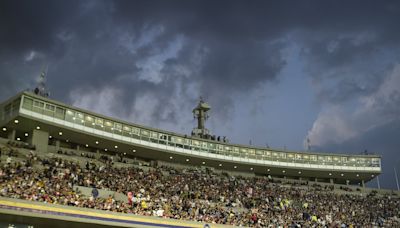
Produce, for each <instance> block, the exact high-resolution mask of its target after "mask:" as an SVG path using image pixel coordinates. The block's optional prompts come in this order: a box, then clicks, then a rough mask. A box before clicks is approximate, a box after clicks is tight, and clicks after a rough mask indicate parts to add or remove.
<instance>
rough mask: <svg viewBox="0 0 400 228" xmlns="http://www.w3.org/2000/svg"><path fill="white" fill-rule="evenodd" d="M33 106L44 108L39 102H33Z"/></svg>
mask: <svg viewBox="0 0 400 228" xmlns="http://www.w3.org/2000/svg"><path fill="white" fill-rule="evenodd" d="M33 106H36V107H39V108H43V107H44V103H43V102H41V101H36V100H35V101H33Z"/></svg>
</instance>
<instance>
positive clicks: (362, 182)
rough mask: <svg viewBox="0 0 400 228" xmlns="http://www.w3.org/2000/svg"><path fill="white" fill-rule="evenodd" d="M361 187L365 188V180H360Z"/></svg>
mask: <svg viewBox="0 0 400 228" xmlns="http://www.w3.org/2000/svg"><path fill="white" fill-rule="evenodd" d="M361 187H363V188H365V181H364V180H361Z"/></svg>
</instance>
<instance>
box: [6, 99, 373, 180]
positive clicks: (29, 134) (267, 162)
mask: <svg viewBox="0 0 400 228" xmlns="http://www.w3.org/2000/svg"><path fill="white" fill-rule="evenodd" d="M208 109H209V107H208V106H207V105H206V104H205V103H200V104H199V106H198V107H197V108H196V109H195V110H194V114H195V115H197V116H199V115H202V114H204V113H202V111H208ZM0 110H1V113H0V114H1V119H0V126H1V129H0V136H1V137H3V138H8V139H9V140H11V141H13V140H16V141H21V142H25V143H27V144H28V145H31V146H33V147H35V148H36V150H39V151H45V152H57V151H58V150H60V148H73V149H75V150H77V151H82V152H93V153H95V154H100V152H102V153H108V154H114V155H115V154H117V155H119V156H127V157H137V158H140V159H145V160H147V161H149V162H154V163H163V162H168V163H176V164H185V165H191V166H207V167H213V168H215V169H222V170H226V171H230V172H240V173H247V174H249V175H255V176H256V175H262V176H271V177H280V178H288V179H298V180H310V181H319V182H328V183H338V184H357V185H364V184H365V183H366V182H368V181H370V180H371V179H373V178H374V177H376V176H377V175H379V174H380V173H381V158H380V156H378V155H354V154H351V155H350V154H330V153H314V152H298V151H286V150H276V149H270V148H259V147H253V146H247V145H237V144H232V143H229V142H227V140H225V138H224V139H223V140H222V139H219V137H218V140H217V139H216V138H210V137H198V136H199V135H200V136H201V134H202V133H204V132H202V130H204V129H201V128H200V129H199V128H198V129H195V130H194V133H192V135H181V134H177V133H174V132H168V131H164V130H160V129H154V128H150V127H145V126H140V125H137V124H133V123H129V122H126V121H122V120H116V119H114V118H111V117H107V116H103V115H101V114H96V113H93V112H90V111H87V110H83V109H80V108H77V107H72V106H70V105H67V104H64V103H61V102H58V101H55V100H52V99H49V98H46V97H43V96H38V95H36V94H34V93H30V92H21V93H19V94H17V95H16V96H14V97H12V98H10V99H8V100H7V101H5V102H3V103H2V104H1V105H0ZM199 126H200V127H203V126H204V122H201V119H200V118H199ZM207 133H208V132H207Z"/></svg>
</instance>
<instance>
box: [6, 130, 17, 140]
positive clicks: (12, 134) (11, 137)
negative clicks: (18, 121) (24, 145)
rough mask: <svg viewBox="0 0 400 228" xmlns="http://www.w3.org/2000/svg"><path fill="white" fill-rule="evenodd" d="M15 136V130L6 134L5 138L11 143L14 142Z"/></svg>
mask: <svg viewBox="0 0 400 228" xmlns="http://www.w3.org/2000/svg"><path fill="white" fill-rule="evenodd" d="M16 134H17V131H16V130H15V129H12V130H10V132H8V135H7V138H8V139H9V140H11V141H14V140H15V135H16Z"/></svg>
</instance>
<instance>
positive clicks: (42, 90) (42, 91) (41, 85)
mask: <svg viewBox="0 0 400 228" xmlns="http://www.w3.org/2000/svg"><path fill="white" fill-rule="evenodd" d="M48 69H49V66H48V65H46V66H45V67H43V69H42V73H40V76H39V80H38V85H37V86H36V88H35V89H34V90H33V92H34V93H35V94H36V95H39V96H42V97H48V96H50V92H49V91H47V88H46V76H47V72H48Z"/></svg>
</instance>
